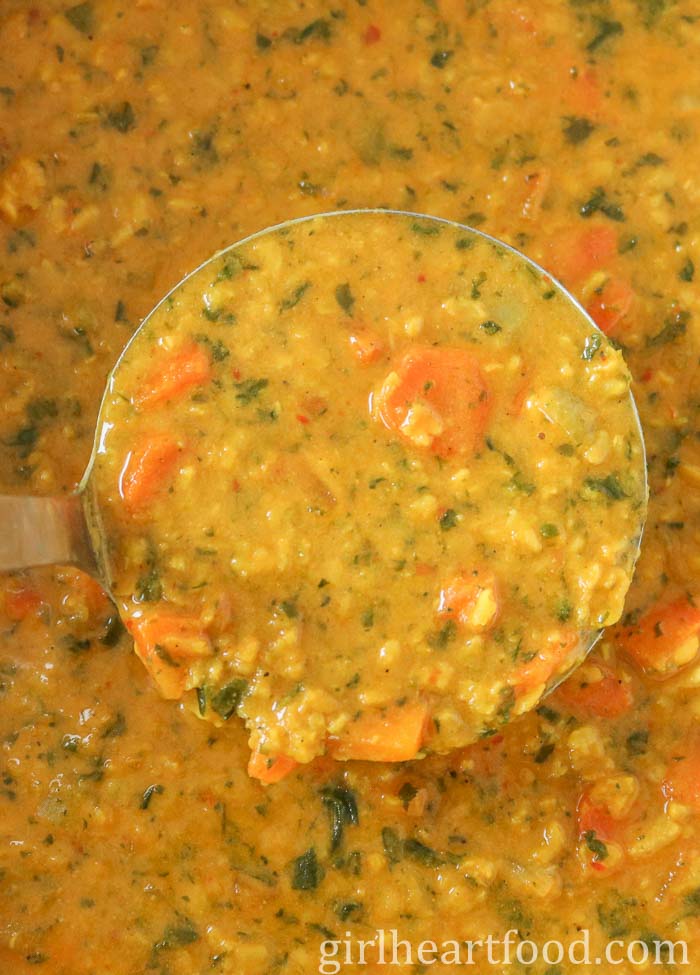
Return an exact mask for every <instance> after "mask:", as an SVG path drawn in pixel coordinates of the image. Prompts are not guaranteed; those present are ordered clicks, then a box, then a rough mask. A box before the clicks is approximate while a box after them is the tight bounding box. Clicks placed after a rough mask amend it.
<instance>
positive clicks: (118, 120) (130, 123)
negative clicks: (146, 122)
mask: <svg viewBox="0 0 700 975" xmlns="http://www.w3.org/2000/svg"><path fill="white" fill-rule="evenodd" d="M104 125H105V126H106V127H107V128H109V129H116V131H117V132H121V133H122V135H124V134H125V133H126V132H129V131H130V130H131V129H133V128H134V126H135V125H136V116H135V115H134V110H133V108H132V107H131V102H121V103H120V104H118V105H113V106H112V107H111V108H108V109H107V113H106V114H105V116H104Z"/></svg>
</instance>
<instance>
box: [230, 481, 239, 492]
mask: <svg viewBox="0 0 700 975" xmlns="http://www.w3.org/2000/svg"><path fill="white" fill-rule="evenodd" d="M231 487H232V488H233V490H234V491H235V492H236V494H238V492H239V491H240V490H241V482H240V481H239V480H238V479H237V478H234V480H233V481H232V482H231Z"/></svg>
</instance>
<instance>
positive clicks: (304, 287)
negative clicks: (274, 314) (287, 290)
mask: <svg viewBox="0 0 700 975" xmlns="http://www.w3.org/2000/svg"><path fill="white" fill-rule="evenodd" d="M310 287H311V282H310V281H303V282H302V283H301V284H299V285H297V287H296V288H295V289H294V291H292V293H291V294H289V295H287V297H286V298H283V299H282V301H281V302H280V305H279V309H280V311H289V309H290V308H294V307H296V305H298V304H299V302H300V301H301V299H302V298H303V297H304V295H305V294H306V292H307V291H308V290H309V288H310Z"/></svg>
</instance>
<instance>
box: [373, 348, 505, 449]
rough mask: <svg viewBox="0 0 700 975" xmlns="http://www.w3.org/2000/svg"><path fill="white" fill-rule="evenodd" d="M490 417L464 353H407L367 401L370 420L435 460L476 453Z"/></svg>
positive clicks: (482, 386) (474, 364)
mask: <svg viewBox="0 0 700 975" xmlns="http://www.w3.org/2000/svg"><path fill="white" fill-rule="evenodd" d="M490 412H491V403H490V396H489V389H488V387H487V385H486V381H485V379H484V377H483V375H482V372H481V369H480V367H479V363H478V361H477V360H476V358H475V357H474V356H473V355H472V354H471V353H470V352H468V351H467V350H466V349H447V348H431V347H416V348H413V349H411V350H409V351H408V352H407V353H405V355H404V356H403V357H402V358H401V360H400V361H399V362H398V363H397V365H396V368H395V369H394V370H393V371H392V372H390V373H389V375H388V376H387V377H386V379H385V380H384V383H383V384H382V386H381V389H380V390H379V392H377V393H376V394H375V395H374V396H373V397H372V414H373V416H374V417H375V419H378V420H380V421H381V422H382V423H383V424H384V426H385V427H386V428H387V429H388V430H391V431H393V432H395V433H398V434H399V435H401V436H403V437H405V438H406V439H407V440H408V441H409V442H410V443H412V444H413V445H414V446H417V447H425V448H428V449H430V450H432V451H433V453H436V454H438V455H439V456H441V457H448V456H450V455H452V454H458V453H465V452H468V451H473V450H476V449H477V448H478V446H479V444H480V443H481V440H482V438H483V436H484V431H485V429H486V425H487V423H488V419H489V414H490Z"/></svg>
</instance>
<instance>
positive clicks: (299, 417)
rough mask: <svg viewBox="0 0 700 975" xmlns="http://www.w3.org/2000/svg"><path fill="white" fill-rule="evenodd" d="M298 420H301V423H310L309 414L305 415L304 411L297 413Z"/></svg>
mask: <svg viewBox="0 0 700 975" xmlns="http://www.w3.org/2000/svg"><path fill="white" fill-rule="evenodd" d="M297 420H298V421H299V423H308V422H309V418H308V416H304V414H303V413H297Z"/></svg>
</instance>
